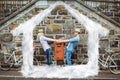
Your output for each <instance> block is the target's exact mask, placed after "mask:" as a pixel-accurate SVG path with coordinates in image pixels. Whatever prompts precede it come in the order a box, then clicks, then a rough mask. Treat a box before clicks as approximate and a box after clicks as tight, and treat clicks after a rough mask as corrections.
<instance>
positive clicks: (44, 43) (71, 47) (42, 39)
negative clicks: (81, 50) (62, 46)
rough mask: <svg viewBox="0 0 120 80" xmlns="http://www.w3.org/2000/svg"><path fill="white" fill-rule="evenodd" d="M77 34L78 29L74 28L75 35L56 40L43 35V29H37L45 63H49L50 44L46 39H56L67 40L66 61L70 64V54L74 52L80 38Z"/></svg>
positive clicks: (78, 32)
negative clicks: (44, 54)
mask: <svg viewBox="0 0 120 80" xmlns="http://www.w3.org/2000/svg"><path fill="white" fill-rule="evenodd" d="M79 34H80V29H79V28H75V29H74V35H75V37H73V38H70V39H66V40H56V39H51V38H48V37H45V36H44V32H43V30H42V29H40V30H39V31H38V37H39V39H40V43H41V45H42V47H43V49H44V51H45V53H46V57H47V64H48V65H50V46H49V44H48V42H47V41H56V42H68V43H69V44H68V46H67V48H66V61H67V65H72V63H71V56H72V53H73V52H74V49H75V47H76V45H77V44H78V42H79V40H80V37H79Z"/></svg>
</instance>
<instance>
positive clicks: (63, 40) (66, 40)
mask: <svg viewBox="0 0 120 80" xmlns="http://www.w3.org/2000/svg"><path fill="white" fill-rule="evenodd" d="M57 42H64V43H66V42H69V40H68V39H66V40H57Z"/></svg>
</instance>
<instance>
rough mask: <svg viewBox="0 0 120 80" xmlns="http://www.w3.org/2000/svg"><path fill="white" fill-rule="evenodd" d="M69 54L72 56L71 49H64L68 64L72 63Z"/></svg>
mask: <svg viewBox="0 0 120 80" xmlns="http://www.w3.org/2000/svg"><path fill="white" fill-rule="evenodd" d="M71 56H72V52H71V51H66V61H67V64H68V65H72V62H71Z"/></svg>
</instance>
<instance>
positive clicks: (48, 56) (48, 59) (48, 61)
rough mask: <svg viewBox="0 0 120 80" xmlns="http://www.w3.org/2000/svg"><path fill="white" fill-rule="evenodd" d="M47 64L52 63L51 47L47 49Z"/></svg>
mask: <svg viewBox="0 0 120 80" xmlns="http://www.w3.org/2000/svg"><path fill="white" fill-rule="evenodd" d="M46 57H47V64H48V65H50V49H47V50H46Z"/></svg>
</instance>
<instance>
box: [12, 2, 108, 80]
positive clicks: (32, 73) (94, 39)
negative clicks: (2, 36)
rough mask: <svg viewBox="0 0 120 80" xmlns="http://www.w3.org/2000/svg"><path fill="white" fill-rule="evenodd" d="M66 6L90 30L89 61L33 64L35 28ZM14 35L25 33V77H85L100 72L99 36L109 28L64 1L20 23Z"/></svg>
mask: <svg viewBox="0 0 120 80" xmlns="http://www.w3.org/2000/svg"><path fill="white" fill-rule="evenodd" d="M57 5H62V6H64V7H65V8H66V9H67V10H68V12H69V13H70V14H71V15H72V16H73V17H75V18H76V19H77V20H78V22H79V23H81V24H82V25H84V26H85V28H86V30H87V31H88V57H89V61H88V63H87V64H86V65H76V66H75V65H74V66H65V67H60V66H55V65H54V66H33V47H32V44H33V38H32V37H33V29H34V27H35V26H36V25H37V24H39V23H40V22H41V21H42V20H44V18H45V17H46V16H48V15H49V14H50V12H51V11H52V10H53V9H54V8H55V7H56V6H57ZM12 33H13V35H15V36H17V35H19V34H20V33H23V41H22V52H23V66H22V71H21V72H22V73H23V75H24V76H25V77H35V78H36V77H37V78H38V77H48V78H54V77H58V78H84V77H88V76H94V75H97V74H98V71H99V67H98V56H99V53H98V48H99V36H105V35H106V34H108V30H107V29H105V28H103V27H102V26H101V25H100V24H98V23H95V22H93V21H92V20H90V19H89V18H88V17H86V16H84V15H83V14H81V13H79V12H78V11H76V10H75V9H73V8H71V7H70V6H69V5H67V4H65V3H63V2H56V3H55V4H53V5H51V6H50V7H49V8H47V9H45V10H43V11H41V12H40V13H39V14H37V15H36V16H34V17H33V18H31V19H30V20H28V21H26V22H25V23H22V24H20V25H19V26H18V27H17V28H16V29H14V30H13V31H12Z"/></svg>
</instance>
